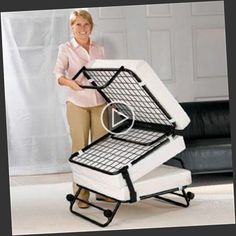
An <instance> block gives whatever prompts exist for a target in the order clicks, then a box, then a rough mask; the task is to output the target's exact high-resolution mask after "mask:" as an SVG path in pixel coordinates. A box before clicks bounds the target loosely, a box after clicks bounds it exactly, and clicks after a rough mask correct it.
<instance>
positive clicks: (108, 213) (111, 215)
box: [66, 187, 121, 227]
mask: <svg viewBox="0 0 236 236" xmlns="http://www.w3.org/2000/svg"><path fill="white" fill-rule="evenodd" d="M81 189H82V188H81V187H80V188H79V189H78V190H77V192H76V193H75V195H72V194H68V195H67V196H66V199H67V200H68V201H69V202H70V211H71V212H72V213H73V214H75V215H77V216H80V217H82V218H83V219H85V220H88V221H90V222H92V223H94V224H96V225H98V226H101V227H106V226H107V225H109V224H110V223H111V221H112V220H113V218H114V216H115V214H116V212H117V210H118V208H119V207H120V204H121V202H120V201H116V204H115V207H114V208H113V210H110V209H104V208H102V207H100V206H97V205H95V204H93V203H91V202H87V201H85V200H83V199H80V198H79V197H78V196H79V193H80V191H81ZM76 200H79V201H82V202H85V203H87V204H89V205H90V206H92V207H94V208H96V209H98V210H100V211H102V212H103V215H104V217H106V218H107V220H106V222H105V223H101V222H98V221H96V220H94V219H92V218H89V217H88V216H86V215H84V214H82V213H79V212H78V211H75V210H74V209H73V206H74V204H75V202H76ZM78 209H79V208H78Z"/></svg>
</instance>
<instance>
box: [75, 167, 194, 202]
mask: <svg viewBox="0 0 236 236" xmlns="http://www.w3.org/2000/svg"><path fill="white" fill-rule="evenodd" d="M81 178H82V177H80V176H78V179H77V175H74V181H75V182H76V183H77V182H79V183H80V184H82V183H84V184H86V185H85V186H86V187H90V188H91V189H92V190H94V191H96V192H99V193H102V194H105V195H107V196H109V197H112V198H114V199H117V200H120V201H128V200H130V193H129V189H128V187H127V185H125V186H123V187H117V186H115V185H113V184H112V183H113V182H110V183H109V184H105V183H103V182H100V181H99V179H98V180H97V181H95V182H92V181H91V178H90V177H89V176H83V180H81ZM191 182H192V179H191V172H190V171H188V170H185V169H182V168H177V167H173V166H167V165H164V164H163V165H161V166H159V167H157V168H155V169H154V170H152V171H151V172H149V173H148V174H146V175H145V176H143V177H142V178H140V179H138V180H136V181H135V182H133V186H134V189H135V191H136V194H137V201H138V200H139V199H140V197H142V196H146V195H151V194H154V193H159V192H163V191H167V190H172V189H175V188H178V189H180V190H181V189H182V187H185V186H188V185H190V184H191Z"/></svg>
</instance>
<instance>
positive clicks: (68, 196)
mask: <svg viewBox="0 0 236 236" xmlns="http://www.w3.org/2000/svg"><path fill="white" fill-rule="evenodd" d="M66 200H67V201H69V202H73V201H74V200H75V197H74V195H72V194H68V195H66Z"/></svg>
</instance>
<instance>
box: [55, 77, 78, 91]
mask: <svg viewBox="0 0 236 236" xmlns="http://www.w3.org/2000/svg"><path fill="white" fill-rule="evenodd" d="M58 83H59V84H60V85H64V86H67V87H69V88H71V89H73V90H75V91H78V90H82V88H81V87H80V86H79V85H78V83H76V81H75V80H71V79H68V78H66V77H64V76H62V77H60V78H59V79H58Z"/></svg>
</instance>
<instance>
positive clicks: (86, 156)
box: [67, 60, 194, 227]
mask: <svg viewBox="0 0 236 236" xmlns="http://www.w3.org/2000/svg"><path fill="white" fill-rule="evenodd" d="M81 78H86V80H84V79H83V81H87V82H86V83H85V84H80V85H81V87H83V88H84V89H97V90H98V92H100V94H101V95H102V96H103V97H104V98H105V100H106V101H107V103H108V104H110V103H115V105H114V109H116V110H117V111H119V114H123V115H124V116H125V117H128V118H127V119H126V120H125V121H124V122H121V123H120V125H119V126H118V127H115V128H114V129H112V130H111V131H112V132H108V133H107V134H106V135H104V136H103V137H101V138H99V139H98V140H96V141H95V142H92V143H91V144H89V145H88V146H86V147H85V148H83V149H82V150H78V151H77V152H75V153H73V154H72V155H71V156H70V158H69V163H70V166H71V169H72V173H73V180H74V182H75V183H76V184H77V185H78V186H79V188H78V191H77V192H76V194H75V195H72V194H68V195H67V200H68V201H69V202H70V211H71V212H72V213H73V214H75V215H77V216H80V217H82V218H84V219H86V220H88V221H90V222H93V223H95V224H97V225H99V226H103V227H104V226H107V225H108V224H109V223H110V222H111V221H112V219H113V217H114V216H115V214H116V212H117V210H118V208H119V206H120V204H121V203H135V202H137V201H139V200H143V199H147V198H150V197H155V198H158V199H161V200H163V201H167V202H169V203H173V204H176V205H179V206H184V207H187V206H189V203H190V200H191V199H193V197H194V194H193V193H191V192H186V191H185V189H186V188H187V186H188V185H190V184H191V172H190V171H189V170H186V169H185V168H184V166H183V168H177V167H173V166H168V165H166V164H164V163H165V162H166V161H168V160H169V159H171V158H174V157H175V156H176V155H177V154H178V153H180V152H181V151H183V150H184V149H185V143H184V140H183V137H182V136H180V135H178V131H179V130H183V129H184V128H185V127H186V126H187V125H188V124H189V122H190V119H189V117H188V116H187V114H186V113H185V112H184V110H183V109H182V108H181V106H180V105H179V103H178V102H177V101H176V100H175V98H174V97H173V96H172V94H171V93H170V92H169V91H168V89H167V88H166V87H165V85H164V84H163V82H162V81H161V80H160V79H159V77H158V76H157V75H156V73H155V72H154V71H153V70H152V68H151V67H150V66H149V65H148V64H147V63H146V62H145V61H142V60H95V61H93V62H91V63H89V64H88V65H86V67H83V68H82V69H81V70H80V71H79V72H78V73H77V74H76V75H75V76H74V78H73V79H75V80H78V83H80V82H81V81H82V80H81ZM81 188H84V189H88V190H89V191H91V192H93V193H99V194H102V195H104V196H107V197H109V198H112V199H113V200H114V201H115V202H114V203H109V205H112V209H110V208H109V209H108V208H102V207H101V204H100V205H99V204H95V203H94V202H89V203H88V204H89V205H90V206H91V207H94V208H96V209H97V210H99V211H102V212H103V214H102V216H103V219H102V220H100V218H101V217H100V216H99V217H98V218H99V221H98V220H97V218H96V217H95V218H93V217H91V216H89V214H88V213H87V212H88V211H85V210H81V209H78V207H76V204H75V202H76V201H77V200H81V201H83V200H82V199H79V197H78V196H79V193H80V191H81ZM166 194H172V195H173V194H174V195H175V196H177V197H181V198H183V200H184V202H182V201H176V200H173V199H171V198H169V197H168V198H167V197H166V196H164V195H166ZM168 196H169V195H168Z"/></svg>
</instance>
